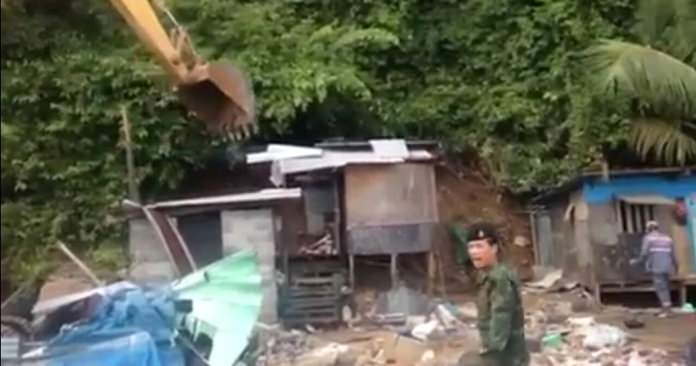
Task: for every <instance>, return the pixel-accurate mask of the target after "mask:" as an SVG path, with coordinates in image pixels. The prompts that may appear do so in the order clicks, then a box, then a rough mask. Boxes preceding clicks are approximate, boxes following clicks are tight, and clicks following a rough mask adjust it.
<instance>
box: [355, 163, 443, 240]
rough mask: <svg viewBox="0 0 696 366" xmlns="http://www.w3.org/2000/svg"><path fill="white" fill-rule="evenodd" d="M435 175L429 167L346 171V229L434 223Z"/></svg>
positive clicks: (387, 167) (413, 166) (399, 166)
mask: <svg viewBox="0 0 696 366" xmlns="http://www.w3.org/2000/svg"><path fill="white" fill-rule="evenodd" d="M434 174H435V173H434V169H433V166H432V165H430V164H394V165H381V166H366V165H356V166H349V167H346V170H345V199H346V226H347V227H348V229H351V228H353V227H358V226H384V225H404V224H421V223H434V222H437V206H436V202H435V175H434Z"/></svg>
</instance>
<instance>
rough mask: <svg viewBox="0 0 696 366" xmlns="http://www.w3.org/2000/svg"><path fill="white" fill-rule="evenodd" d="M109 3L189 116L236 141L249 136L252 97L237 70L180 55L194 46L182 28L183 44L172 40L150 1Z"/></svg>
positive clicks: (251, 123) (226, 64)
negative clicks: (155, 65)
mask: <svg viewBox="0 0 696 366" xmlns="http://www.w3.org/2000/svg"><path fill="white" fill-rule="evenodd" d="M110 1H111V4H112V5H113V6H114V8H116V10H117V11H118V12H119V14H121V16H122V17H123V18H124V19H125V21H126V23H128V26H129V27H130V28H131V29H133V31H134V32H135V34H136V35H137V36H138V39H139V40H140V41H141V42H142V43H143V44H144V45H145V47H146V48H147V49H148V50H149V51H150V53H152V55H153V56H154V58H155V60H156V61H157V63H159V65H160V67H162V69H163V70H164V72H165V73H166V74H167V76H168V77H169V79H171V81H172V83H173V84H174V85H175V86H176V88H177V90H178V94H179V98H180V99H181V101H182V103H183V104H184V105H185V106H186V108H187V109H188V110H189V111H190V112H192V113H193V114H194V115H195V116H196V117H198V118H199V119H201V120H202V121H203V122H205V123H206V124H207V125H208V127H209V129H211V130H214V131H218V132H223V133H226V134H227V135H231V136H234V137H237V138H240V137H243V136H247V135H249V134H250V133H251V131H252V130H253V129H254V127H255V99H254V94H253V91H252V87H251V83H250V82H249V80H248V79H247V78H246V76H245V75H244V73H242V71H241V70H239V68H237V67H235V66H234V65H231V64H228V63H224V62H214V63H207V62H204V61H201V60H200V59H198V57H196V56H195V55H194V56H189V55H188V54H187V53H186V52H185V51H186V50H189V51H190V50H192V49H193V48H192V47H190V44H188V38H187V37H185V32H184V31H183V29H181V28H178V29H176V30H177V31H178V32H177V34H178V35H179V36H180V37H181V36H183V38H179V40H182V39H183V40H184V41H185V42H184V43H183V44H182V43H181V42H176V43H175V42H173V40H172V39H170V37H169V35H168V34H167V32H166V31H165V28H164V27H163V26H162V23H161V22H160V21H159V18H158V17H157V14H156V13H155V10H154V9H153V7H152V4H151V3H150V1H149V0H110ZM187 46H189V48H188V49H186V48H185V47H187Z"/></svg>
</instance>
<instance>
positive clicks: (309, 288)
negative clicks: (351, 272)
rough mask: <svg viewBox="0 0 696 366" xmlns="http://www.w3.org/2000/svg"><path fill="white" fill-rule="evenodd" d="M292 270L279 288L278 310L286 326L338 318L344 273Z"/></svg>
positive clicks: (335, 320)
mask: <svg viewBox="0 0 696 366" xmlns="http://www.w3.org/2000/svg"><path fill="white" fill-rule="evenodd" d="M300 273H301V274H299V275H298V274H297V273H294V276H292V277H291V279H290V286H289V287H287V288H285V289H284V291H283V296H284V299H283V304H284V307H283V309H281V311H282V314H283V315H282V317H283V321H284V322H285V324H286V325H288V326H295V325H302V324H325V323H338V322H340V321H341V304H340V302H341V286H343V284H344V282H345V276H344V275H341V274H336V272H331V271H321V272H311V273H308V272H302V271H301V272H300Z"/></svg>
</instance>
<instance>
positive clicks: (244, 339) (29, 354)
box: [0, 249, 262, 366]
mask: <svg viewBox="0 0 696 366" xmlns="http://www.w3.org/2000/svg"><path fill="white" fill-rule="evenodd" d="M65 250H66V251H67V249H65ZM70 256H71V258H74V261H75V262H76V264H77V265H78V266H80V267H81V268H82V269H83V270H84V272H85V274H86V275H87V277H89V278H91V281H92V283H93V288H90V289H86V290H84V291H75V292H74V291H72V290H75V289H78V288H79V287H75V286H66V284H67V285H71V284H72V283H71V282H69V281H68V282H67V283H63V284H62V285H61V284H60V283H59V281H57V282H55V283H51V282H49V283H48V284H46V285H45V286H44V288H43V289H42V291H41V294H42V295H44V296H47V294H49V293H51V292H52V295H53V296H51V297H50V298H48V299H43V298H41V297H39V301H38V302H37V303H35V304H34V306H33V308H32V309H31V314H30V316H29V317H19V316H18V315H20V314H18V313H16V312H15V313H11V314H9V313H8V312H9V310H6V309H11V308H12V307H11V306H3V314H2V315H3V317H2V318H3V322H2V323H3V337H2V345H3V347H2V353H1V358H0V359H1V360H2V361H1V363H2V364H3V365H20V364H21V365H27V364H35V363H37V362H43V361H46V362H48V363H56V364H65V365H86V364H99V365H104V366H108V365H113V366H116V365H119V366H120V365H129V366H165V365H166V366H187V365H188V366H192V365H200V364H206V365H211V366H221V365H231V364H233V363H234V361H235V360H237V359H238V358H239V356H240V355H241V354H242V353H243V351H244V350H245V349H246V348H247V345H248V335H249V334H251V332H252V330H253V327H254V325H255V323H256V319H257V317H258V314H259V312H260V308H261V299H262V295H261V277H260V275H259V271H258V266H257V263H256V257H255V255H254V253H252V252H249V251H240V252H237V253H235V254H232V255H230V256H227V257H225V258H223V259H221V260H219V261H217V262H214V263H212V264H210V265H208V266H206V267H204V268H201V269H199V270H197V271H195V272H192V273H190V274H188V275H186V276H183V277H182V278H180V279H178V280H176V281H175V282H173V283H170V284H164V285H160V286H153V287H147V286H139V285H136V284H134V283H130V282H126V281H122V282H116V283H113V284H109V285H106V284H104V283H103V282H102V281H101V280H99V279H98V278H97V277H96V276H95V275H94V273H93V272H92V271H91V270H89V269H88V268H87V267H86V266H85V265H84V263H82V262H81V261H79V259H77V258H76V257H74V255H73V254H72V253H70ZM59 285H60V286H59ZM61 290H65V291H68V293H63V292H61ZM230 293H232V294H237V295H240V296H239V297H242V298H243V301H239V300H237V299H234V298H230V296H229V294H230ZM4 305H5V304H4ZM8 315H9V317H8ZM8 319H9V320H13V319H20V320H22V321H21V322H17V321H13V322H8ZM6 324H7V326H5V325H6ZM42 364H43V363H42Z"/></svg>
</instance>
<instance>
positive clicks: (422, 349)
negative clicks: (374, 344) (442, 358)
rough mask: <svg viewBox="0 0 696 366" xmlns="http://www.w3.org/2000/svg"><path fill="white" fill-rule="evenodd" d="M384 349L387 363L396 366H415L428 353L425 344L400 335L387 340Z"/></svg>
mask: <svg viewBox="0 0 696 366" xmlns="http://www.w3.org/2000/svg"><path fill="white" fill-rule="evenodd" d="M383 349H384V358H385V361H386V362H387V363H391V364H395V365H415V364H417V363H418V362H419V361H421V360H422V359H423V355H424V354H425V353H426V352H427V351H428V348H427V347H426V345H425V344H423V343H421V342H419V341H417V340H415V339H411V338H408V337H404V336H401V335H398V334H394V335H393V336H392V337H390V338H389V339H387V340H386V343H385V344H384V348H383Z"/></svg>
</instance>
